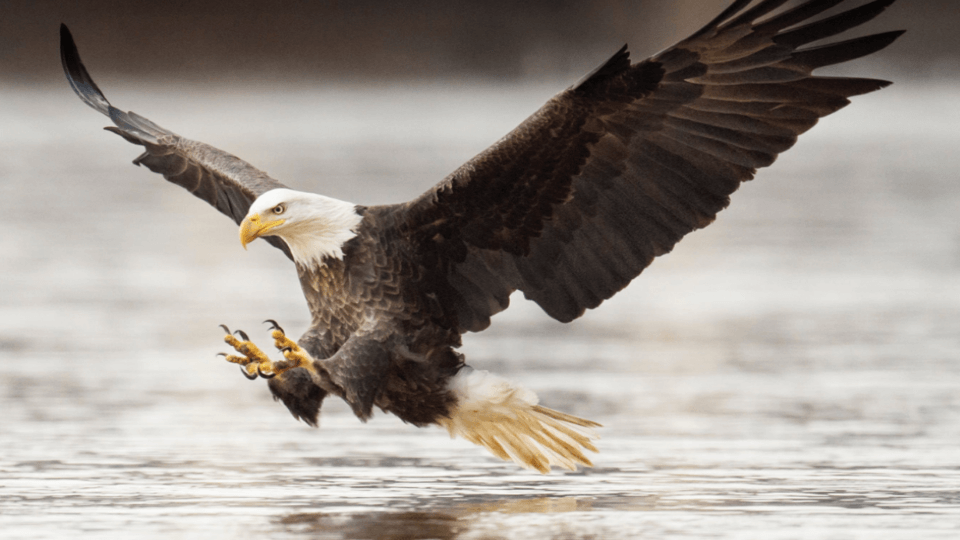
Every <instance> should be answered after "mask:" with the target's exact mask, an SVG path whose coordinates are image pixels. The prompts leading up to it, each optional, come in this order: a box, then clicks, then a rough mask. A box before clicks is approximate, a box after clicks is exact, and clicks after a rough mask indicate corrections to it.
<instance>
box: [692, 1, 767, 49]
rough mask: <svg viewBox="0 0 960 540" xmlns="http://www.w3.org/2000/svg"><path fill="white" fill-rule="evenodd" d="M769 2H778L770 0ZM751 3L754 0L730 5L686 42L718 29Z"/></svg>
mask: <svg viewBox="0 0 960 540" xmlns="http://www.w3.org/2000/svg"><path fill="white" fill-rule="evenodd" d="M768 1H778V0H768ZM751 2H753V0H737V1H736V2H734V3H732V4H730V6H729V7H728V8H727V9H725V10H723V11H722V12H721V13H720V14H719V15H717V16H716V17H714V18H713V20H712V21H710V22H708V23H707V24H706V25H704V26H703V28H701V29H700V30H697V31H696V32H694V33H693V35H691V36H690V37H688V38H687V39H685V40H684V41H691V40H694V39H696V38H698V37H700V36H703V35H704V34H706V33H708V32H710V31H712V30H714V29H716V28H717V27H718V26H720V24H722V23H723V22H724V21H726V20H727V19H729V18H730V17H733V16H734V15H736V14H737V13H739V12H740V11H742V10H743V9H744V8H745V7H747V6H748V5H750V3H751Z"/></svg>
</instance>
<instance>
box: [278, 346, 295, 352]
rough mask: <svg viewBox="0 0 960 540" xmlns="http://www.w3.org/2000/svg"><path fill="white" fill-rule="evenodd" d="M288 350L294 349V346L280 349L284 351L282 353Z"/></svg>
mask: <svg viewBox="0 0 960 540" xmlns="http://www.w3.org/2000/svg"><path fill="white" fill-rule="evenodd" d="M287 351H293V347H284V348H282V349H280V352H282V353H285V352H287Z"/></svg>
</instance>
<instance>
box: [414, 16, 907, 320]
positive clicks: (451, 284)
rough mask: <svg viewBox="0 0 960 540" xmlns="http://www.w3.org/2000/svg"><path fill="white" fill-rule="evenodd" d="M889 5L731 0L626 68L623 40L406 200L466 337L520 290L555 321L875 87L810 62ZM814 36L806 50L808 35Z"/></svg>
mask: <svg viewBox="0 0 960 540" xmlns="http://www.w3.org/2000/svg"><path fill="white" fill-rule="evenodd" d="M893 1H894V0H875V1H873V2H868V3H866V4H863V5H861V6H859V7H856V8H853V9H850V10H847V11H845V12H842V13H839V14H836V15H833V16H829V17H826V18H822V19H819V20H813V19H812V18H813V17H816V16H817V15H819V14H821V13H823V12H824V11H826V10H827V9H830V8H832V7H835V6H837V5H839V4H843V3H844V1H843V0H808V1H807V2H803V3H801V4H799V5H796V6H795V7H792V8H787V9H781V8H782V7H783V6H784V5H785V4H787V2H786V0H763V1H759V2H756V1H750V0H737V1H735V2H733V3H732V4H731V5H730V7H728V8H727V9H726V10H725V11H724V12H723V13H721V14H720V15H719V16H718V17H717V18H715V19H714V20H713V21H711V22H710V23H709V24H707V25H706V26H704V27H703V28H701V29H700V30H699V31H697V32H696V33H694V34H693V35H692V36H690V37H689V38H687V39H685V40H683V41H681V42H680V43H678V44H676V45H675V46H673V47H670V48H668V49H666V50H664V51H663V52H661V53H659V54H657V55H655V56H653V57H652V58H650V59H648V60H645V61H642V62H639V63H636V64H630V60H629V54H628V52H627V50H626V48H625V47H624V48H623V49H621V50H620V51H618V52H617V53H616V54H615V55H614V56H613V57H611V58H610V59H609V60H608V61H607V62H605V63H604V64H602V65H601V66H600V67H599V68H597V69H596V70H594V71H593V72H591V73H590V74H589V75H588V76H587V77H585V78H584V79H583V80H581V81H579V82H578V83H577V84H575V85H574V86H573V87H571V88H570V89H568V90H566V91H564V92H562V93H560V94H559V95H557V96H555V97H554V98H553V99H551V100H550V101H548V102H547V104H546V105H544V106H543V108H541V109H540V110H539V111H537V112H536V113H534V114H533V115H532V116H530V118H528V119H527V120H526V121H524V122H523V123H522V124H521V125H520V126H518V127H517V128H516V129H514V130H513V131H512V132H511V133H509V134H508V135H507V136H506V137H504V138H503V139H501V140H500V141H498V142H497V143H495V144H494V145H493V146H491V147H490V148H488V149H487V150H485V151H484V152H482V153H481V154H479V155H478V156H476V157H475V158H474V159H472V160H470V161H469V162H467V163H466V164H464V165H463V166H462V167H460V168H459V169H457V170H456V171H454V172H453V173H452V174H451V175H450V176H448V177H447V178H446V179H445V180H444V181H443V182H441V183H440V184H439V185H437V186H436V187H435V188H434V189H432V190H430V191H428V192H427V193H425V194H424V195H422V196H421V197H420V198H418V199H416V200H414V201H411V202H410V203H408V204H407V205H404V206H399V207H397V211H399V212H403V213H405V216H406V217H405V219H406V222H407V223H408V226H407V227H408V229H409V230H408V231H407V232H408V233H409V235H410V237H412V239H413V242H414V245H415V246H417V248H418V249H419V250H420V252H421V253H422V254H423V256H424V258H425V260H429V263H428V264H434V265H439V266H441V267H443V269H444V270H443V271H444V272H445V274H446V276H447V283H446V284H445V285H444V286H441V287H439V288H440V289H441V290H440V291H439V293H438V296H439V297H440V299H441V301H443V302H445V303H446V305H447V306H450V307H451V308H452V309H454V310H455V311H456V312H457V314H458V318H459V325H460V328H461V330H462V331H467V330H470V331H478V330H482V329H483V328H485V327H486V326H487V325H489V322H490V316H491V315H493V314H495V313H497V312H499V311H501V310H503V309H505V308H506V307H507V305H508V304H509V296H510V293H511V292H513V291H514V290H521V291H523V292H524V295H525V296H526V298H528V299H531V300H533V301H535V302H537V303H538V304H539V305H540V306H541V307H542V308H543V310H544V311H546V312H547V313H548V314H549V315H550V316H552V317H554V318H556V319H558V320H560V321H570V320H573V319H575V318H577V317H579V316H580V315H582V314H583V312H584V311H585V310H586V309H591V308H594V307H597V306H598V305H599V304H600V303H601V302H603V301H604V300H606V299H607V298H610V297H611V296H613V295H614V294H615V293H616V292H617V291H619V290H621V289H622V288H623V287H625V286H626V285H627V284H628V283H629V282H630V281H631V280H632V279H633V278H634V277H636V276H637V275H638V274H639V273H640V272H641V271H642V270H643V269H644V268H646V266H647V265H649V264H650V263H651V262H652V261H653V259H654V258H655V257H657V256H659V255H662V254H664V253H667V252H669V251H670V250H671V249H673V246H674V245H675V244H676V243H677V242H678V241H679V240H680V239H681V238H682V237H683V236H684V235H686V234H687V233H689V232H691V231H693V230H696V229H699V228H701V227H704V226H706V225H708V224H710V223H711V222H712V221H713V220H714V218H715V217H716V215H717V213H718V212H719V211H720V210H722V209H723V208H725V207H726V206H727V205H728V204H729V200H730V199H729V196H730V194H731V193H733V192H734V191H736V189H737V188H738V187H739V186H740V184H741V183H742V182H744V181H747V180H750V179H752V178H753V176H754V174H755V173H756V171H757V169H759V168H761V167H766V166H769V165H771V164H772V163H773V162H774V161H775V160H776V158H777V156H778V155H779V154H780V153H781V152H784V151H785V150H787V149H789V148H790V147H791V146H793V144H794V143H796V141H797V137H798V136H799V135H800V134H802V133H804V132H805V131H807V130H808V129H810V128H812V127H813V126H814V125H815V124H816V123H817V121H818V120H819V119H820V118H821V117H823V116H826V115H828V114H831V113H833V112H836V111H837V110H839V109H841V108H843V107H844V106H846V105H847V104H849V99H848V98H850V97H851V96H856V95H860V94H864V93H867V92H872V91H874V90H878V89H880V88H883V87H884V86H887V85H888V84H890V83H889V82H886V81H881V80H874V79H858V78H846V77H820V76H814V75H813V74H812V72H813V70H815V69H817V68H819V67H823V66H828V65H833V64H837V63H841V62H846V61H848V60H853V59H856V58H860V57H863V56H866V55H869V54H872V53H874V52H876V51H878V50H880V49H882V48H884V47H886V46H887V45H889V44H890V43H892V42H893V41H894V40H895V39H896V38H897V37H898V36H900V34H902V32H886V33H880V34H874V35H868V36H864V37H858V38H855V39H849V40H845V41H839V42H835V43H829V44H826V45H816V44H814V43H815V42H817V41H818V40H821V39H824V38H829V37H833V36H836V35H838V34H840V33H842V32H845V31H847V30H849V29H851V28H854V27H856V26H858V25H861V24H863V23H865V22H867V21H869V20H871V19H873V18H874V17H876V16H877V15H879V14H880V13H881V12H882V11H883V10H884V9H886V8H887V7H888V6H890V5H891V4H892V3H893ZM811 44H814V45H811Z"/></svg>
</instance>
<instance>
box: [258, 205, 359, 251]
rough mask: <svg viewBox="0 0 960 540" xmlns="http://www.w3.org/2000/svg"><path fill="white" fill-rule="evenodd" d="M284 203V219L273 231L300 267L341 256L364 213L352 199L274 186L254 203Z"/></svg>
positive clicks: (269, 206) (355, 233) (355, 232)
mask: <svg viewBox="0 0 960 540" xmlns="http://www.w3.org/2000/svg"><path fill="white" fill-rule="evenodd" d="M281 202H282V203H283V204H284V205H285V208H286V209H285V211H284V214H283V215H281V216H279V217H283V218H284V219H285V221H284V223H283V225H282V226H280V227H277V228H276V229H275V232H274V234H276V235H277V236H279V237H280V238H282V239H283V241H284V242H286V243H287V246H289V247H290V252H291V254H292V255H293V260H294V261H295V262H296V263H297V264H298V265H300V266H303V267H307V268H309V267H315V266H321V265H323V264H324V260H326V259H331V258H333V259H343V246H344V244H346V243H347V242H348V241H350V239H352V238H354V237H355V236H357V228H358V227H359V225H360V222H361V221H363V216H361V215H360V214H358V213H357V206H356V205H355V204H353V203H349V202H346V201H341V200H339V199H334V198H331V197H325V196H323V195H317V194H314V193H306V192H299V191H294V190H291V189H274V190H270V191H268V192H267V193H264V194H263V195H261V196H260V198H259V199H258V200H257V201H256V202H255V203H254V206H256V207H257V208H258V209H259V207H261V206H264V207H265V209H269V208H272V207H274V206H275V205H277V204H280V203H281Z"/></svg>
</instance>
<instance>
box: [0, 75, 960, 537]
mask: <svg viewBox="0 0 960 540" xmlns="http://www.w3.org/2000/svg"><path fill="white" fill-rule="evenodd" d="M108 82H109V81H104V83H103V84H102V86H103V87H104V88H115V89H114V90H112V91H108V95H109V96H110V97H111V99H112V100H114V101H115V102H116V103H117V105H119V106H123V107H125V108H132V109H134V110H136V111H137V112H139V113H141V114H144V115H146V116H148V117H150V118H151V119H153V120H155V121H156V122H157V123H159V124H161V125H164V126H167V127H169V128H171V129H173V130H174V131H177V132H179V133H182V134H184V135H185V136H188V137H192V138H196V139H199V140H203V141H206V142H208V143H211V144H214V145H216V146H219V147H221V148H224V149H226V150H229V151H231V152H234V153H236V154H238V155H240V156H242V157H244V158H245V159H247V160H249V161H251V162H252V163H254V164H256V165H257V166H259V167H261V168H263V169H265V170H267V171H269V172H270V173H272V174H273V175H275V176H276V177H278V178H279V179H281V180H283V181H284V182H286V183H288V184H289V185H291V186H292V187H297V188H301V189H310V190H315V191H319V192H323V193H325V194H328V195H332V196H336V197H340V198H344V199H347V200H351V201H355V202H358V203H365V204H374V203H381V202H390V201H400V200H404V199H408V198H412V197H414V196H416V195H417V194H419V193H420V192H422V191H424V190H425V189H427V187H428V186H430V185H431V184H433V183H434V182H436V181H438V180H439V179H440V178H442V177H443V176H444V175H445V174H447V173H448V172H450V171H451V170H452V169H453V168H455V167H456V166H457V165H459V164H460V163H462V162H463V161H465V160H466V159H468V158H469V157H470V156H471V155H473V154H474V153H476V152H478V151H480V150H481V149H483V148H484V147H485V146H487V145H488V144H490V143H491V142H492V141H494V140H496V139H497V138H498V137H500V136H501V135H502V134H503V133H505V132H506V131H507V130H508V129H509V128H511V127H512V126H513V125H515V124H516V123H517V122H519V121H520V120H522V119H523V118H524V117H525V116H526V115H527V114H529V113H530V112H532V111H533V110H534V108H535V107H537V106H538V105H539V104H540V103H541V102H542V101H544V100H545V99H546V98H547V97H548V96H549V95H550V93H551V92H552V91H553V89H551V88H539V87H537V88H526V87H524V88H498V87H492V86H480V87H471V88H453V87H443V86H423V87H396V88H381V89H377V90H369V89H363V88H336V89H320V90H317V89H313V88H306V87H304V88H292V89H270V90H269V91H266V90H263V91H259V90H258V91H254V92H248V93H243V92H237V91H230V92H226V93H221V94H216V93H214V92H213V91H212V90H210V89H209V88H206V87H204V88H199V87H198V88H187V89H184V88H173V87H164V88H161V89H157V88H153V89H151V90H147V89H145V88H138V87H133V86H122V85H121V86H117V85H115V84H114V85H112V86H108V84H107V83H108ZM955 102H956V94H955V93H954V92H953V90H952V88H950V87H947V86H943V87H921V86H919V85H914V86H911V85H898V86H894V87H892V88H891V89H889V90H886V91H884V92H882V93H880V94H875V95H871V96H866V97H864V98H860V99H858V100H857V102H856V103H855V104H854V106H853V107H851V108H850V109H848V110H845V111H843V112H841V113H839V114H838V115H836V116H834V117H831V118H829V119H826V120H824V121H823V122H822V125H821V126H820V127H818V128H816V129H814V130H813V131H812V132H811V133H810V134H808V135H807V136H805V137H804V139H802V140H801V143H800V144H799V145H798V147H797V148H795V149H794V150H792V151H791V152H789V153H787V154H785V155H784V156H782V157H781V159H780V160H779V161H778V163H777V164H776V165H775V166H774V167H773V168H771V169H769V170H765V171H763V172H761V174H760V175H759V177H758V179H757V180H756V181H754V182H751V183H749V184H747V185H745V186H744V187H743V188H742V189H741V190H740V192H738V193H737V194H736V195H735V197H734V202H733V205H732V206H731V208H730V209H728V210H726V211H724V212H723V213H722V214H721V216H720V218H719V219H718V221H717V223H716V224H714V225H712V226H711V227H710V228H708V229H706V230H704V231H700V232H698V233H695V234H693V235H692V236H690V237H688V238H687V239H685V240H684V241H683V242H681V244H680V245H679V246H678V247H677V249H676V250H675V251H674V253H672V254H670V255H668V256H666V257H663V258H661V259H660V260H658V261H657V262H655V264H654V265H653V266H652V267H651V268H649V269H648V270H647V271H646V272H644V274H643V276H641V278H639V279H638V280H636V281H635V282H634V283H633V284H631V286H630V287H629V288H628V289H627V290H625V291H624V292H622V293H621V294H619V295H618V296H617V297H615V298H614V299H613V300H611V301H609V302H607V303H605V304H604V305H603V306H601V308H600V309H598V310H596V311H595V312H591V313H588V315H587V316H586V317H584V318H583V319H581V320H579V321H576V322H574V323H572V324H569V325H562V324H559V323H556V322H554V321H552V320H550V319H549V318H548V317H546V316H545V315H544V314H543V313H542V312H540V311H539V309H538V308H537V307H536V306H535V305H533V304H530V303H527V302H524V301H523V300H522V299H521V298H519V297H516V298H514V306H513V307H511V309H510V310H508V311H507V312H504V313H503V314H501V315H499V316H497V317H496V318H495V319H494V324H493V326H492V327H491V328H490V330H488V331H486V332H483V333H481V334H475V335H468V336H466V338H465V345H464V348H463V352H464V353H465V354H466V355H467V358H468V361H469V362H470V363H471V364H472V365H474V366H476V367H478V368H481V369H489V370H493V371H496V372H498V373H500V374H503V375H505V376H508V377H510V378H512V379H514V380H517V381H520V382H522V383H524V384H525V385H527V386H529V387H530V388H531V389H533V390H535V391H536V392H537V393H538V394H539V395H540V398H541V401H542V402H543V403H544V404H546V405H548V406H550V407H554V408H557V409H560V410H564V411H567V412H571V413H573V414H577V415H580V416H584V417H587V418H591V419H593V420H596V421H599V422H601V423H602V424H604V426H605V427H604V428H603V430H602V437H603V438H602V440H601V441H600V443H599V447H600V449H601V452H600V454H598V455H597V456H595V464H596V466H595V467H594V468H592V469H586V470H582V471H579V472H576V473H569V472H559V471H558V472H554V473H553V474H551V475H548V476H541V475H539V474H536V473H532V472H528V471H524V470H521V469H519V468H517V467H516V466H514V465H512V464H510V463H505V462H501V461H499V460H497V459H496V458H493V457H492V456H490V455H488V454H487V453H486V452H485V451H484V450H483V449H481V448H478V447H474V446H472V445H470V444H469V443H466V442H463V441H460V440H450V439H449V437H447V435H446V434H445V432H442V431H441V430H440V429H420V430H418V429H415V428H413V427H410V426H406V425H404V424H402V423H401V422H399V421H398V420H396V419H395V418H393V417H389V416H385V415H379V416H376V417H375V418H374V419H373V420H372V421H371V422H369V423H368V424H366V425H364V424H361V423H360V422H358V421H357V420H356V419H355V418H354V417H353V415H352V414H351V413H350V411H349V409H348V408H347V407H346V406H345V405H343V404H342V403H340V402H338V401H336V400H334V399H331V400H328V401H327V402H326V403H325V404H324V409H323V411H322V416H321V428H320V429H319V430H314V429H311V428H308V427H306V426H304V425H303V424H301V423H298V422H296V421H294V420H293V419H292V418H291V417H290V416H289V414H288V413H287V412H286V410H285V409H284V408H283V407H282V406H281V405H279V404H276V403H274V402H273V401H272V400H271V399H270V397H269V394H268V392H267V390H266V388H265V386H264V385H263V384H262V382H260V381H258V382H256V383H251V382H249V381H247V380H246V379H244V378H243V377H241V376H240V374H239V373H238V372H237V369H236V367H235V366H232V365H228V364H226V363H224V362H222V361H221V360H220V359H218V358H217V357H216V356H215V354H216V353H217V352H219V351H223V350H225V347H224V345H222V344H221V341H220V339H221V332H220V331H219V329H218V328H217V325H218V324H220V323H225V324H228V325H229V326H231V327H232V328H243V329H245V330H247V331H248V332H249V333H250V334H251V336H252V337H254V339H255V340H260V341H266V340H267V333H266V327H264V326H263V325H261V324H260V321H262V320H263V319H266V318H275V319H277V320H278V321H280V322H281V324H282V325H283V326H284V327H285V328H287V329H288V331H290V332H291V333H292V334H298V333H299V332H301V331H303V330H304V329H305V327H306V325H307V322H308V314H307V312H306V308H305V305H304V302H303V300H302V296H301V295H300V292H299V287H298V284H297V282H296V276H295V272H294V271H293V268H292V267H291V266H290V264H289V262H288V261H287V260H286V259H285V258H284V257H283V256H282V255H280V254H279V252H276V250H273V249H272V248H270V247H269V246H267V245H266V244H264V243H262V242H260V243H255V244H254V245H252V246H251V249H250V251H248V252H244V251H243V250H242V249H241V248H240V246H239V242H238V241H237V237H236V228H235V226H234V225H233V224H232V223H231V222H230V221H229V220H227V219H226V218H224V217H222V216H220V215H218V214H217V213H216V212H214V211H212V210H211V209H210V208H209V207H207V206H206V205H205V204H204V203H202V202H200V201H197V200H194V199H193V198H192V197H190V196H189V195H188V194H186V193H185V192H184V191H183V190H181V189H180V188H177V187H175V186H170V185H167V184H165V183H164V182H163V181H162V180H160V179H159V177H156V176H154V175H152V174H151V173H149V172H148V171H146V170H145V169H142V168H139V169H138V168H136V167H132V166H130V165H129V161H130V160H132V159H133V158H134V157H135V156H136V155H137V149H136V148H135V147H132V146H130V145H128V144H127V143H126V142H125V141H123V140H121V139H119V138H118V137H115V136H113V135H111V134H108V133H105V132H102V131H100V130H99V129H98V128H99V127H101V126H102V125H105V120H104V119H103V118H102V117H98V116H97V115H96V114H95V113H93V112H92V111H90V110H89V109H87V108H85V107H83V106H82V104H80V103H79V101H77V100H76V99H75V98H74V97H73V96H72V95H71V94H70V92H69V90H68V89H67V88H66V86H65V85H64V87H63V88H59V87H58V88H51V89H43V88H41V89H36V88H14V87H6V88H0V124H2V125H3V126H4V127H3V129H2V131H0V147H2V149H3V151H2V152H0V205H2V213H3V216H4V219H3V221H4V223H5V228H4V234H3V235H0V253H2V254H3V255H2V257H0V299H2V300H0V365H2V367H3V370H4V377H3V379H2V382H0V408H2V410H3V412H4V414H3V415H2V417H0V531H3V532H2V533H0V536H4V537H10V538H64V537H67V536H70V537H77V536H87V537H92V538H114V537H116V538H130V537H136V538H200V537H204V538H209V537H221V538H256V537H269V538H330V539H340V538H345V539H347V538H349V539H360V538H370V539H400V538H422V539H426V538H440V539H448V538H450V539H452V538H457V539H481V538H535V539H541V538H558V539H559V538H581V537H582V538H625V539H633V538H647V537H649V538H663V537H667V536H669V537H671V538H815V539H826V538H870V539H893V538H956V537H957V534H958V533H960V488H958V486H960V452H958V450H957V448H958V446H960V397H958V396H960V392H958V389H960V332H958V329H960V224H958V218H957V215H958V209H960V183H958V178H960V174H958V173H960V156H958V154H957V153H956V148H957V147H958V145H960V135H958V133H957V131H956V129H955V126H956V125H958V124H960V118H958V113H957V112H956V108H955V107H954V106H953V104H954V103H955ZM258 244H262V245H258Z"/></svg>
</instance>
